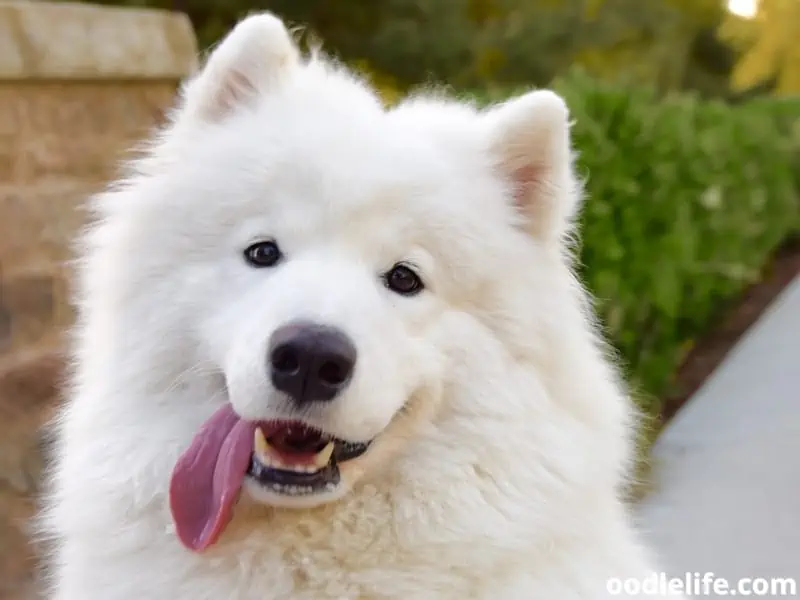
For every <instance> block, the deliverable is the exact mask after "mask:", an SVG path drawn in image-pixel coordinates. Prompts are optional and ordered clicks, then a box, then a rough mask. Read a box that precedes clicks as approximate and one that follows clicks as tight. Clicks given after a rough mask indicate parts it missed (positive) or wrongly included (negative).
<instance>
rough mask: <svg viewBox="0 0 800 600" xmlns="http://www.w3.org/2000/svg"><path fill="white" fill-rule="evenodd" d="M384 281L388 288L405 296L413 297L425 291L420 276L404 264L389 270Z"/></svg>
mask: <svg viewBox="0 0 800 600" xmlns="http://www.w3.org/2000/svg"><path fill="white" fill-rule="evenodd" d="M383 281H384V283H385V284H386V287H387V288H389V289H390V290H392V291H393V292H397V293H398V294H402V295H403V296H413V295H415V294H418V293H419V292H421V291H422V290H423V289H425V285H424V284H423V283H422V280H421V279H420V278H419V275H417V274H416V273H415V272H414V270H413V269H412V268H411V267H409V266H408V265H404V264H402V263H398V264H396V265H395V266H393V267H392V268H391V269H389V270H388V271H387V272H386V273H385V274H384V276H383Z"/></svg>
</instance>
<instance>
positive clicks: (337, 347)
mask: <svg viewBox="0 0 800 600" xmlns="http://www.w3.org/2000/svg"><path fill="white" fill-rule="evenodd" d="M355 365H356V347H355V346H354V345H353V342H352V341H350V338H349V337H347V335H346V334H345V333H344V332H343V331H340V330H339V329H336V328H335V327H329V326H327V325H317V324H314V323H300V322H295V323H289V324H288V325H284V326H283V327H280V328H279V329H277V330H275V332H274V333H273V334H272V338H271V339H270V346H269V370H270V376H271V378H272V385H274V386H275V388H276V389H278V390H280V391H282V392H285V393H286V394H288V395H289V396H290V397H291V398H292V400H294V402H296V403H297V404H301V405H302V404H308V403H310V402H328V401H330V400H333V399H334V398H335V397H336V395H337V394H338V393H339V392H341V391H342V390H343V389H344V388H345V387H346V386H347V384H348V383H349V382H350V378H351V377H352V375H353V369H354V368H355Z"/></svg>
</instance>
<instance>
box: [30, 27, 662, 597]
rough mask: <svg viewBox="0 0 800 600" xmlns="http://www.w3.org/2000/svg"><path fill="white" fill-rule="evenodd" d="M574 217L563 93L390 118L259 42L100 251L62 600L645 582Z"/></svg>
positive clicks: (97, 235)
mask: <svg viewBox="0 0 800 600" xmlns="http://www.w3.org/2000/svg"><path fill="white" fill-rule="evenodd" d="M579 200H580V189H579V186H578V184H577V182H576V178H575V175H574V173H573V170H572V155H571V149H570V141H569V119H568V112H567V108H566V106H565V104H564V102H563V101H562V100H561V98H560V97H559V96H557V95H556V94H554V93H552V92H549V91H534V92H531V93H528V94H525V95H522V96H520V97H518V98H515V99H513V100H510V101H508V102H506V103H504V104H502V105H499V106H495V107H492V108H489V109H486V110H478V109H476V108H474V107H472V106H469V105H465V104H463V103H458V102H455V101H452V100H447V99H445V98H441V97H430V96H419V97H415V98H411V99H409V100H407V101H405V102H404V103H402V104H400V105H399V106H396V107H394V108H391V109H387V108H385V107H384V106H383V105H382V104H381V102H380V101H379V100H378V98H377V96H376V95H375V94H374V93H373V92H372V91H371V90H370V89H369V88H368V86H367V85H366V84H365V83H364V82H363V81H361V80H359V79H358V78H356V77H354V76H353V75H352V74H350V73H348V72H347V71H346V70H345V69H343V68H341V67H338V66H335V65H333V64H331V62H330V61H329V60H326V59H324V58H322V57H320V56H316V55H314V56H311V57H309V58H305V57H301V56H300V54H299V52H298V49H297V47H296V46H295V44H294V43H293V41H292V39H291V37H290V35H289V34H288V33H287V30H286V28H285V27H284V25H283V24H282V23H281V21H279V20H278V19H277V18H275V17H274V16H272V15H269V14H259V15H254V16H251V17H248V18H247V19H245V20H243V21H242V22H241V23H240V24H239V25H238V26H237V27H236V28H235V29H234V30H233V31H232V32H231V33H230V34H229V35H228V37H227V38H226V39H225V40H224V41H223V42H222V43H221V44H220V45H219V46H218V47H217V48H216V49H215V51H214V52H213V53H212V54H211V56H210V57H209V59H208V61H207V64H206V65H205V67H204V69H203V70H202V72H201V73H199V75H197V76H196V77H195V78H193V79H192V80H191V81H190V82H188V84H187V85H186V86H185V88H184V90H183V94H182V100H181V104H180V107H179V109H178V110H177V111H176V113H175V114H174V115H173V118H172V122H171V123H170V125H169V127H167V128H166V129H165V131H164V132H163V133H162V135H161V136H159V137H158V139H156V140H155V141H154V142H153V143H152V146H151V147H150V148H149V150H148V152H147V155H146V156H145V157H144V158H143V159H141V160H139V161H137V162H135V164H134V165H133V166H132V167H131V170H130V173H129V175H128V177H127V178H125V179H124V180H123V181H121V182H120V183H118V184H117V185H115V186H114V187H113V188H112V189H111V190H109V191H108V192H106V193H104V194H102V195H101V196H100V197H99V198H98V199H97V202H96V208H97V213H98V219H97V222H96V224H95V225H94V226H93V227H92V228H91V230H90V232H89V233H88V234H87V236H86V237H85V239H84V240H83V246H82V251H83V260H82V262H81V277H80V281H79V288H78V297H77V300H78V305H79V317H78V321H77V325H76V336H75V346H74V358H75V368H74V374H73V377H72V386H71V390H70V393H69V400H68V402H67V404H66V406H65V408H64V410H63V412H62V414H61V418H60V420H59V437H58V442H57V444H56V457H55V467H54V472H53V477H52V485H51V489H50V491H49V493H48V502H47V508H46V510H45V511H44V512H43V515H42V519H41V524H42V527H43V530H44V534H45V535H46V536H47V537H48V538H49V539H50V540H51V541H52V542H53V551H52V556H51V560H50V561H49V567H50V568H49V574H50V579H51V582H50V585H51V589H52V591H51V594H50V596H49V597H50V598H52V599H54V600H134V599H135V600H227V599H231V600H278V599H281V600H321V599H333V598H335V599H351V600H379V599H380V600H392V599H393V600H412V599H420V600H425V599H439V600H449V599H453V600H455V599H458V600H469V599H474V600H486V599H490V598H492V599H495V598H503V599H504V600H523V599H525V600H527V599H542V600H563V599H572V598H585V599H589V600H596V599H600V598H608V597H611V596H612V595H613V592H611V591H609V587H608V585H607V582H608V580H609V579H610V578H621V579H624V578H628V577H631V578H644V577H645V576H647V575H648V574H649V573H650V571H649V569H650V567H649V561H648V558H647V556H646V552H645V551H644V550H643V548H642V546H641V545H640V542H639V541H638V539H637V534H636V532H635V531H634V528H633V527H632V525H631V518H630V517H629V514H628V511H627V509H626V507H625V505H624V503H623V502H622V500H621V498H622V495H623V489H624V487H625V484H626V476H627V474H628V471H629V468H630V466H631V456H632V453H633V450H632V448H633V444H632V438H633V434H632V431H633V425H634V422H635V420H634V416H633V409H632V407H631V405H630V404H629V401H628V399H627V398H626V395H625V392H624V390H623V387H622V386H621V385H620V381H619V379H618V376H617V373H616V372H615V368H614V366H613V364H612V362H611V361H610V360H609V359H608V358H607V356H606V351H605V349H604V346H603V344H602V343H601V341H600V340H599V339H598V335H597V332H596V327H595V325H594V322H593V318H592V316H591V311H590V306H589V302H588V299H587V296H586V294H585V293H584V291H583V289H582V288H581V286H580V285H579V283H578V282H577V281H576V279H575V277H574V275H573V273H572V271H571V264H570V263H571V261H570V253H569V240H570V235H571V231H572V227H571V223H572V220H573V217H574V216H575V213H576V208H577V205H578V203H579ZM617 597H619V596H617Z"/></svg>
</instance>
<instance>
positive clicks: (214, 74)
mask: <svg viewBox="0 0 800 600" xmlns="http://www.w3.org/2000/svg"><path fill="white" fill-rule="evenodd" d="M299 56H300V55H299V51H298V49H297V47H296V46H295V44H294V41H293V40H292V38H291V36H290V34H289V31H288V30H287V29H286V26H285V25H284V24H283V21H281V20H280V19H279V18H278V17H276V16H274V15H273V14H271V13H268V12H262V13H256V14H253V15H250V16H248V17H246V18H245V19H243V20H242V21H240V22H239V23H238V24H237V25H236V26H235V27H234V28H233V30H232V31H231V32H230V33H228V35H227V36H225V38H223V40H222V41H221V42H220V43H219V44H218V45H217V47H216V48H215V49H214V50H213V52H211V54H210V56H209V57H208V60H207V61H206V64H205V66H204V67H203V69H202V71H201V72H200V73H199V74H198V75H197V76H196V77H195V78H194V79H193V80H191V81H190V82H188V84H187V85H186V86H185V87H184V89H183V97H184V111H185V112H186V113H188V114H192V115H196V116H197V117H199V118H200V119H202V120H204V121H209V122H213V121H219V120H220V119H223V118H225V117H226V116H227V115H228V114H230V113H233V112H235V111H237V110H238V109H240V108H244V107H247V106H252V105H253V104H255V103H256V102H257V101H258V97H259V96H260V95H261V94H265V93H268V92H269V91H270V90H271V89H274V88H275V87H277V86H278V85H279V82H280V79H281V77H282V76H283V75H285V74H286V73H287V72H290V71H291V70H292V68H293V67H294V66H295V65H296V64H297V63H298V62H299Z"/></svg>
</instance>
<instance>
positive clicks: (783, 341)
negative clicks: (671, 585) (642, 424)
mask: <svg viewBox="0 0 800 600" xmlns="http://www.w3.org/2000/svg"><path fill="white" fill-rule="evenodd" d="M653 459H654V474H653V475H654V479H655V485H654V488H655V489H654V491H653V493H652V494H651V495H650V496H649V497H648V498H646V499H645V501H644V502H643V503H642V504H641V505H640V511H639V516H640V518H641V523H642V526H643V528H644V530H645V532H646V533H647V534H648V535H649V538H650V540H651V543H652V545H653V546H654V547H655V549H656V551H657V552H659V553H660V556H661V562H662V566H663V568H664V569H665V570H666V571H667V573H668V575H670V576H679V577H684V575H685V573H687V572H690V573H696V572H699V573H700V574H701V575H702V574H703V573H705V572H709V571H710V572H712V573H714V575H715V576H717V577H724V578H726V579H727V580H728V582H729V583H730V584H731V585H734V584H735V582H736V581H737V580H739V579H740V578H745V577H753V578H755V577H759V578H773V577H783V578H785V577H792V578H794V579H795V581H796V582H797V584H798V588H800V278H796V279H795V281H794V282H793V283H792V284H791V285H790V286H789V287H788V288H787V289H785V290H784V291H783V293H782V294H781V295H780V296H779V297H778V298H777V300H776V301H775V302H774V303H773V305H772V306H771V307H770V308H769V309H768V310H767V312H766V313H765V314H764V315H762V317H761V318H760V319H759V321H758V322H757V323H756V324H755V325H754V326H753V327H752V328H751V329H750V330H749V331H748V332H747V334H746V335H745V336H744V339H742V340H741V341H740V342H739V344H738V345H737V346H736V347H735V348H734V350H733V351H732V352H731V353H730V354H729V355H728V357H727V359H726V360H725V361H724V362H723V364H722V365H720V367H719V368H718V369H717V371H716V372H715V373H714V375H713V376H712V377H711V378H710V379H709V380H708V381H707V382H706V384H705V385H704V386H703V388H702V389H700V390H699V391H698V392H697V393H696V394H695V396H694V397H693V398H692V399H691V401H690V402H689V403H687V404H686V405H684V407H683V408H682V409H681V411H680V412H679V413H678V415H676V417H675V418H674V419H673V421H672V422H671V423H670V425H669V426H668V427H667V428H666V429H665V430H664V432H663V433H662V434H661V436H660V437H659V439H658V441H657V442H656V444H655V447H654V449H653ZM737 595H743V594H742V593H741V592H740V593H739V594H737ZM753 596H754V597H755V596H756V594H753ZM695 597H698V598H700V597H710V598H717V597H719V598H721V597H730V594H729V595H715V594H713V593H712V594H709V595H707V596H706V595H696V596H695ZM757 597H759V598H779V597H786V596H785V595H781V594H780V593H779V592H776V593H774V594H766V595H758V596H757ZM796 597H800V589H798V590H797V596H796Z"/></svg>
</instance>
